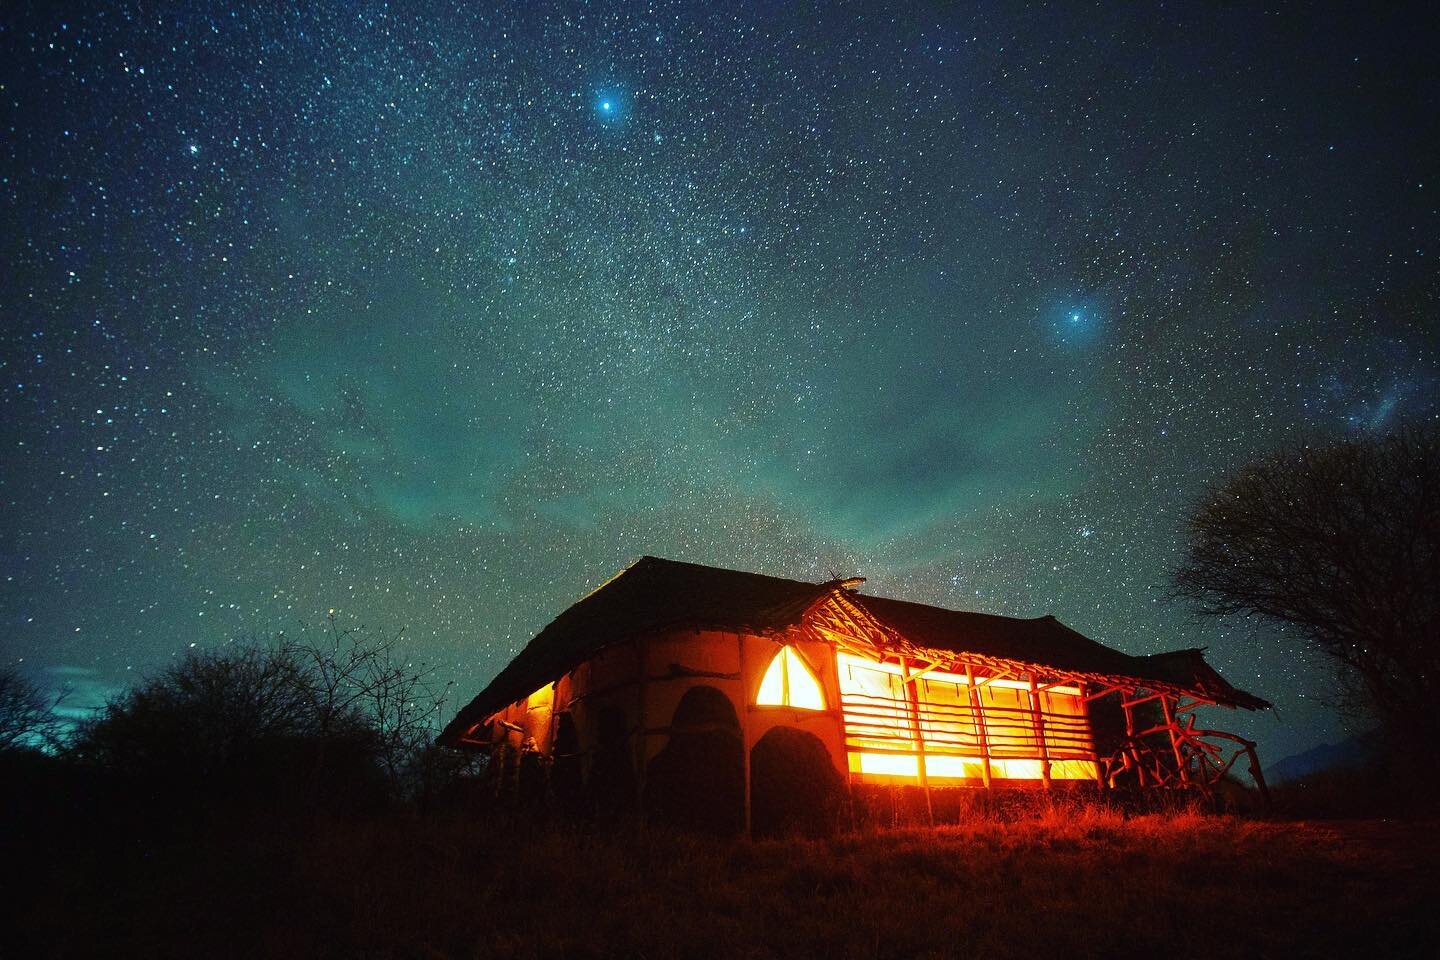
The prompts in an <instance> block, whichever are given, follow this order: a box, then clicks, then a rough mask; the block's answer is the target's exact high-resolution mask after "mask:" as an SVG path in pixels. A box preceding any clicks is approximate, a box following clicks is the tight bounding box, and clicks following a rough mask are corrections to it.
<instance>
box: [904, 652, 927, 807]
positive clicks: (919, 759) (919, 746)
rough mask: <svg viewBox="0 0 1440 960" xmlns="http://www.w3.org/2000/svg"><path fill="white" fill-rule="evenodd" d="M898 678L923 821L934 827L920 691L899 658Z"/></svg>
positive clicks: (907, 667)
mask: <svg viewBox="0 0 1440 960" xmlns="http://www.w3.org/2000/svg"><path fill="white" fill-rule="evenodd" d="M900 677H901V679H902V680H903V681H904V687H905V699H906V700H907V701H908V702H909V707H910V733H911V736H913V737H914V738H915V772H916V773H917V774H919V777H920V789H921V790H922V791H924V793H925V819H926V822H928V823H929V824H930V826H932V827H933V826H935V805H934V804H933V803H932V802H931V799H930V777H929V775H928V774H927V773H926V770H925V731H924V729H922V728H921V726H920V689H919V685H918V684H917V682H916V677H915V676H912V675H911V674H910V661H909V659H907V658H906V657H904V656H902V657H901V658H900Z"/></svg>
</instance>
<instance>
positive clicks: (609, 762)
mask: <svg viewBox="0 0 1440 960" xmlns="http://www.w3.org/2000/svg"><path fill="white" fill-rule="evenodd" d="M628 723H629V721H628V720H627V719H626V717H625V711H623V710H621V709H620V708H619V707H613V706H607V707H601V708H600V711H599V713H598V715H597V716H596V718H595V754H594V759H593V761H592V762H591V766H590V780H589V786H590V794H591V796H592V798H593V799H594V804H595V816H596V818H597V819H599V820H600V821H601V822H602V823H604V822H608V821H614V820H618V819H621V818H623V817H624V816H625V814H626V812H627V811H633V810H634V809H635V766H634V764H633V763H632V762H631V759H630V758H631V747H630V733H629V729H628Z"/></svg>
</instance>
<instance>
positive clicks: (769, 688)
mask: <svg viewBox="0 0 1440 960" xmlns="http://www.w3.org/2000/svg"><path fill="white" fill-rule="evenodd" d="M755 703H756V704H758V705H760V706H770V707H799V708H801V709H802V710H824V709H825V695H824V693H822V692H821V690H820V681H819V680H817V679H816V678H815V674H814V673H812V672H811V670H810V667H809V666H808V665H807V664H806V663H805V661H804V660H803V659H801V657H800V655H799V654H798V653H796V652H795V648H794V647H790V646H785V647H781V648H780V652H779V653H777V654H775V659H773V660H771V661H770V666H769V667H767V668H765V676H764V677H763V678H762V679H761V680H760V691H759V693H758V694H757V695H756V697H755Z"/></svg>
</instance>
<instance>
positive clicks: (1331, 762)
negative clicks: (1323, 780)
mask: <svg viewBox="0 0 1440 960" xmlns="http://www.w3.org/2000/svg"><path fill="white" fill-rule="evenodd" d="M1378 740H1379V737H1378V735H1377V734H1376V733H1375V731H1373V730H1372V731H1370V732H1367V733H1359V734H1356V735H1355V736H1353V737H1349V738H1347V739H1345V740H1341V741H1340V742H1339V743H1322V744H1320V746H1318V747H1311V748H1310V749H1309V750H1306V751H1304V752H1302V753H1297V754H1293V755H1291V756H1288V757H1286V758H1285V759H1283V760H1277V761H1276V762H1274V763H1271V764H1267V765H1266V767H1265V779H1266V780H1269V781H1270V782H1271V783H1283V782H1285V781H1286V780H1299V779H1300V778H1301V777H1308V776H1309V775H1310V774H1312V773H1319V772H1320V771H1322V770H1334V769H1336V768H1339V767H1352V768H1353V767H1363V766H1365V764H1367V763H1369V762H1370V761H1371V760H1374V759H1375V757H1376V756H1377V755H1378V753H1379V743H1378Z"/></svg>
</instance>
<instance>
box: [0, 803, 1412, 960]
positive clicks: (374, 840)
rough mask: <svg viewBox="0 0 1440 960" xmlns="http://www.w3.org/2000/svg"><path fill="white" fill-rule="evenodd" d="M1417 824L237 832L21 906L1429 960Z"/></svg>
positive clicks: (860, 945)
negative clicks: (809, 836)
mask: <svg viewBox="0 0 1440 960" xmlns="http://www.w3.org/2000/svg"><path fill="white" fill-rule="evenodd" d="M1437 833H1440V831H1437V830H1436V824H1434V823H1425V822H1419V823H1417V822H1408V823H1406V822H1396V821H1325V822H1317V821H1311V822H1305V821H1301V822H1281V821H1273V822H1272V821H1259V820H1242V819H1235V818H1224V817H1214V816H1204V815H1198V814H1191V813H1180V814H1167V815H1147V816H1136V817H1130V818H1126V817H1124V816H1122V815H1121V814H1119V813H1116V812H1113V811H1109V810H1106V809H1103V808H1098V807H1094V806H1085V805H1070V806H1060V807H1055V808H1052V809H1048V810H1044V811H1041V812H1040V813H1039V814H1038V815H1037V816H1035V817H1031V818H1024V819H1018V820H1014V821H1009V822H1001V821H998V820H994V819H991V820H985V821H982V822H977V823H973V824H971V825H967V826H949V827H941V828H936V829H934V830H929V829H905V830H881V831H875V832H870V833H865V834H850V835H845V836H841V837H838V838H835V839H830V840H776V841H760V842H753V843H752V842H746V841H728V840H718V839H711V838H704V837H693V836H677V835H673V834H666V833H657V832H653V831H652V832H634V833H628V834H625V833H621V834H614V833H612V834H603V835H595V834H589V835H587V834H584V833H580V832H573V831H564V830H558V829H539V828H533V827H523V826H510V827H505V828H500V827H494V828H487V826H486V824H484V823H478V822H467V821H464V820H452V821H446V822H437V821H418V820H412V821H404V822H399V823H396V822H389V823H370V824H359V825H357V824H353V823H352V824H347V825H340V824H332V825H330V826H327V827H322V828H319V829H316V830H312V831H308V832H306V833H305V834H303V835H301V836H298V837H293V838H290V839H285V840H283V841H282V840H281V839H280V838H279V836H278V835H270V834H268V833H267V832H266V831H264V830H259V831H256V830H254V829H251V830H248V831H244V832H243V835H236V834H232V833H228V832H227V833H226V834H225V835H224V838H223V839H222V840H219V841H215V840H210V841H196V842H191V843H186V844H182V845H180V846H170V847H167V848H166V852H163V853H160V852H152V853H147V852H145V849H144V847H143V845H141V846H137V847H136V848H135V849H134V850H133V851H132V852H133V853H134V856H130V857H126V858H125V861H124V862H115V861H113V860H112V859H111V857H110V856H109V855H107V856H105V857H104V858H103V860H102V859H100V858H99V857H98V855H97V858H96V859H94V860H92V861H86V859H85V858H84V856H83V855H82V856H80V857H78V858H76V859H74V860H72V862H62V863H56V864H54V865H52V867H51V872H50V877H49V881H48V883H47V884H46V885H47V886H49V885H50V884H54V887H55V889H53V890H52V891H50V892H49V893H47V894H46V895H44V896H40V897H38V898H37V899H36V902H35V903H34V904H32V905H31V907H30V908H29V909H28V915H27V917H26V918H25V920H24V925H25V928H26V929H27V930H28V932H29V933H30V935H31V936H33V937H34V938H35V942H36V943H39V944H42V945H43V952H44V953H46V954H50V955H55V956H83V955H92V954H101V953H103V954H105V955H110V956H116V955H145V956H154V957H160V956H215V955H225V956H234V955H247V956H249V955H268V956H295V957H299V956H307V957H311V956H378V957H456V958H460V957H503V958H548V957H556V958H560V957H565V958H585V957H644V958H653V960H659V958H671V957H674V958H681V957H685V958H690V957H696V958H704V957H776V958H779V957H786V958H792V957H823V958H826V960H842V958H851V957H854V958H861V957H866V958H868V957H959V956H976V957H986V958H1003V957H1026V958H1030V960H1033V958H1036V957H1042V956H1081V957H1088V956H1096V957H1099V956H1106V957H1113V956H1140V955H1145V956H1148V957H1157V956H1173V957H1191V956H1200V957H1205V956H1237V957H1238V956H1243V957H1297V956H1298V957H1307V956H1315V957H1319V956H1325V957H1339V956H1367V957H1420V956H1425V957H1431V956H1434V955H1435V953H1434V950H1435V947H1434V944H1435V943H1440V916H1437V914H1440V897H1437V894H1440V867H1437V864H1440V836H1437ZM17 955H18V954H17Z"/></svg>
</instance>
